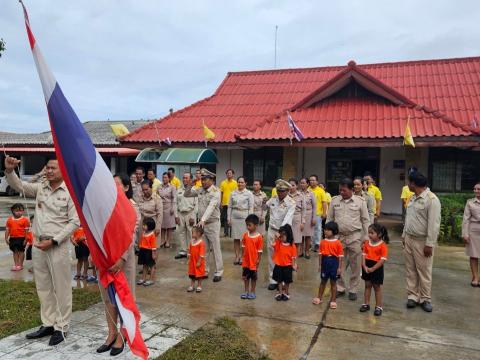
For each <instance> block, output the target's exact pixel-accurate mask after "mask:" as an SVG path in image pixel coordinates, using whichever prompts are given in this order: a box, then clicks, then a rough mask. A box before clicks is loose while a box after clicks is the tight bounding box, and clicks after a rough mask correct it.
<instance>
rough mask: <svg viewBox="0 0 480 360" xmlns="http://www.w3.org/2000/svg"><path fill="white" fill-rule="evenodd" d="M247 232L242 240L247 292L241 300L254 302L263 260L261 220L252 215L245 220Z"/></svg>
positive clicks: (243, 273)
mask: <svg viewBox="0 0 480 360" xmlns="http://www.w3.org/2000/svg"><path fill="white" fill-rule="evenodd" d="M245 223H246V224H247V230H248V231H247V232H246V233H244V234H243V238H242V258H243V261H242V268H243V270H242V279H243V282H244V284H245V292H244V293H243V294H242V295H240V298H241V299H249V300H253V299H255V298H256V297H257V296H256V295H255V287H256V285H257V277H258V276H257V269H258V265H259V264H260V260H261V259H262V252H263V236H262V235H261V234H260V233H259V232H257V228H258V224H259V223H260V219H259V218H258V216H257V215H255V214H250V215H248V216H247V218H246V219H245Z"/></svg>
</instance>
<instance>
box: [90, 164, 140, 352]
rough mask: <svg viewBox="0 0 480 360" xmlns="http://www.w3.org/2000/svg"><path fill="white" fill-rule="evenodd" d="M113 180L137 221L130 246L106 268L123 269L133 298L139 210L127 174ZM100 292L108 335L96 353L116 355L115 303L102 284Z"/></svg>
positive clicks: (120, 345) (119, 349) (118, 348)
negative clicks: (130, 206) (135, 245)
mask: <svg viewBox="0 0 480 360" xmlns="http://www.w3.org/2000/svg"><path fill="white" fill-rule="evenodd" d="M114 179H115V182H116V183H117V184H118V185H120V186H122V187H123V190H124V191H125V195H126V196H127V198H128V199H130V202H131V203H132V206H133V208H134V209H135V212H136V214H137V223H136V226H135V230H134V231H133V234H132V243H131V244H130V247H129V248H128V249H127V251H125V253H124V254H123V255H122V256H121V257H120V259H119V260H118V261H117V262H116V263H115V264H114V265H113V266H112V267H111V268H110V269H108V271H109V272H111V273H118V272H120V271H123V272H124V274H125V277H126V278H127V282H128V286H129V288H130V291H131V293H132V296H133V298H134V299H135V251H134V244H135V240H136V239H135V237H136V236H137V233H138V232H137V229H138V227H139V226H140V210H139V208H138V205H137V203H136V202H135V201H134V200H133V190H132V183H131V181H130V178H129V177H128V175H127V174H118V175H115V176H114ZM99 288H100V292H101V295H102V299H103V301H104V303H105V315H106V318H107V325H108V336H107V339H106V340H105V343H104V344H103V345H101V346H100V347H99V348H98V349H97V352H98V353H103V352H107V351H113V353H112V355H113V354H115V355H118V354H120V353H121V352H122V351H123V347H124V344H123V339H122V336H119V334H120V332H119V328H118V327H117V325H118V324H117V323H118V312H117V309H116V307H115V305H112V303H111V302H110V297H109V296H108V294H107V292H106V290H105V289H104V287H103V286H101V285H100V286H99Z"/></svg>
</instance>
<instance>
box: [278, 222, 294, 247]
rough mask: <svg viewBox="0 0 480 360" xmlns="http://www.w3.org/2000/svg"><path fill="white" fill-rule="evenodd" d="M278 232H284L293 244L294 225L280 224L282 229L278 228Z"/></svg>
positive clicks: (288, 240)
mask: <svg viewBox="0 0 480 360" xmlns="http://www.w3.org/2000/svg"><path fill="white" fill-rule="evenodd" d="M278 232H279V233H284V234H285V236H286V237H287V242H288V243H289V244H293V231H292V227H291V226H290V225H289V224H285V225H283V226H280V229H278Z"/></svg>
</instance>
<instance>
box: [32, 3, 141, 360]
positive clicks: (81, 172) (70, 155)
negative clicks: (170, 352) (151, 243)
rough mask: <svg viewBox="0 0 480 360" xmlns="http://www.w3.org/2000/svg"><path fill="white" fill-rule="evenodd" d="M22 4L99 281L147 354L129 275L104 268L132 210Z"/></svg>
mask: <svg viewBox="0 0 480 360" xmlns="http://www.w3.org/2000/svg"><path fill="white" fill-rule="evenodd" d="M22 6H23V13H24V16H25V25H26V28H27V35H28V40H29V41H30V47H31V49H32V53H33V58H34V60H35V64H36V66H37V71H38V75H39V77H40V82H41V83H42V88H43V94H44V96H45V102H46V104H47V110H48V117H49V120H50V128H51V130H52V136H53V142H54V146H55V153H56V155H57V159H58V163H59V166H60V169H61V171H62V175H63V180H64V181H65V184H66V185H67V187H68V190H69V192H70V195H71V196H72V199H73V201H74V203H75V207H76V209H77V213H78V215H79V217H80V221H81V224H82V226H83V228H84V230H85V234H86V236H87V240H88V247H89V248H90V252H91V255H92V258H93V262H94V263H95V266H96V267H97V268H98V269H99V271H100V282H101V284H102V286H104V287H105V288H107V290H108V294H109V296H110V298H111V300H112V304H115V305H116V306H117V308H118V312H119V315H120V318H121V322H122V334H123V335H124V337H125V338H126V339H127V341H128V343H129V345H130V349H131V351H132V352H133V353H134V354H135V355H137V356H139V357H141V358H143V359H147V358H148V350H147V347H146V346H145V343H144V341H143V338H142V335H141V333H140V328H139V321H140V313H139V311H138V308H137V306H136V304H135V301H134V299H133V296H132V293H131V292H130V289H129V287H128V283H127V279H126V277H125V275H124V274H123V272H119V273H117V274H111V273H109V272H108V271H107V269H109V268H110V267H111V266H112V265H113V264H115V262H116V261H117V260H118V259H119V258H120V256H122V255H123V254H124V253H125V251H126V250H127V249H128V248H129V246H130V244H131V243H132V241H133V233H134V230H135V224H136V219H137V217H136V212H135V210H134V209H133V206H132V204H131V203H130V200H128V199H127V197H126V196H125V193H124V191H123V189H122V188H121V187H120V186H116V184H115V182H114V180H113V177H112V174H111V173H110V170H109V169H108V167H107V165H106V164H105V162H104V161H103V159H102V157H101V156H100V154H99V153H98V151H97V150H96V149H95V147H94V146H93V144H92V141H91V139H90V137H89V136H88V134H87V132H86V131H85V129H84V127H83V125H82V123H81V122H80V120H79V119H78V117H77V115H76V114H75V112H74V111H73V109H72V107H71V106H70V104H69V103H68V101H67V99H66V98H65V96H64V95H63V92H62V90H61V89H60V86H59V84H58V83H57V81H56V79H55V77H54V76H53V74H52V72H51V71H50V69H49V68H48V67H47V64H46V62H45V59H44V58H43V55H42V53H41V52H40V49H39V47H38V44H37V42H36V40H35V37H34V36H33V33H32V31H31V28H30V22H29V19H28V14H27V10H26V9H25V6H24V5H23V3H22Z"/></svg>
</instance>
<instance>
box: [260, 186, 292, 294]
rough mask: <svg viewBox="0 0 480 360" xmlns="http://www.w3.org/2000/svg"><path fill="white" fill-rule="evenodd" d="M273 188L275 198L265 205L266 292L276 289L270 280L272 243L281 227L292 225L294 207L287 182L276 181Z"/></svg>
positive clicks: (273, 265) (272, 266)
mask: <svg viewBox="0 0 480 360" xmlns="http://www.w3.org/2000/svg"><path fill="white" fill-rule="evenodd" d="M275 186H276V188H277V196H274V197H272V198H271V199H270V200H268V201H267V203H266V205H267V208H268V209H269V213H270V222H269V224H268V232H267V250H268V270H269V278H270V284H269V285H268V290H275V289H277V287H278V285H277V282H276V281H275V280H273V278H272V275H273V268H274V267H275V264H274V263H273V259H272V256H273V243H274V242H275V238H276V237H277V236H278V230H279V229H280V227H281V226H283V225H285V224H288V225H290V226H291V225H292V220H293V214H294V213H295V206H296V203H295V200H293V199H292V198H291V197H290V196H289V195H288V193H289V191H290V188H291V187H292V186H291V185H290V183H288V181H285V180H283V179H278V180H277V181H275Z"/></svg>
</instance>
